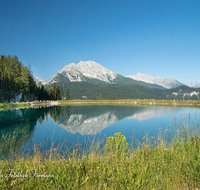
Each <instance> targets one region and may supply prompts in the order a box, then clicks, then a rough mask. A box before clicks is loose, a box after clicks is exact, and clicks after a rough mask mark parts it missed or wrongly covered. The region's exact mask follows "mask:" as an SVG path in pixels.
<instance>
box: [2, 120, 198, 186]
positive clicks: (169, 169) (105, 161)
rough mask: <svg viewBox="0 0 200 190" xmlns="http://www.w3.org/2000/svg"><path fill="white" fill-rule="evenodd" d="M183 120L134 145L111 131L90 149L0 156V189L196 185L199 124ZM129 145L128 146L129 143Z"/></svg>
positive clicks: (119, 134)
mask: <svg viewBox="0 0 200 190" xmlns="http://www.w3.org/2000/svg"><path fill="white" fill-rule="evenodd" d="M187 122H188V123H185V121H184V120H183V121H182V123H181V126H176V127H177V128H176V130H175V131H174V134H173V131H172V134H173V138H171V139H170V141H166V139H165V137H164V135H161V136H160V137H159V138H158V139H153V141H154V142H150V141H149V140H148V137H146V138H147V139H146V140H145V141H144V143H141V144H140V146H138V148H136V149H134V146H131V145H128V143H127V142H126V137H125V136H124V135H122V134H121V133H116V134H115V136H114V137H108V138H107V141H106V144H105V146H101V142H99V143H97V145H92V147H91V151H90V152H89V154H88V153H87V154H83V155H81V154H80V152H79V151H78V150H77V149H76V150H74V151H73V152H72V153H70V154H69V153H68V155H67V156H65V157H63V156H61V155H58V154H53V151H51V152H50V155H49V156H48V157H45V156H44V154H42V153H40V152H39V151H37V150H35V154H34V156H32V157H26V158H22V157H18V158H16V159H15V160H2V161H0V171H1V174H0V175H1V176H0V177H1V178H0V188H1V189H200V133H199V124H197V126H195V127H194V126H189V125H190V124H191V123H190V121H187ZM131 147H132V148H131Z"/></svg>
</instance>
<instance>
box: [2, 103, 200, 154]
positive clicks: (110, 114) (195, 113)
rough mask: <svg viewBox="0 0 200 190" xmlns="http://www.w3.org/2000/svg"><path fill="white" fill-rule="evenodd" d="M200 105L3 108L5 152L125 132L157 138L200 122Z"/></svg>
mask: <svg viewBox="0 0 200 190" xmlns="http://www.w3.org/2000/svg"><path fill="white" fill-rule="evenodd" d="M199 116H200V108H183V107H153V106H149V107H148V106H55V107H46V108H29V109H15V110H7V111H1V112H0V136H1V138H0V146H1V155H4V156H6V155H9V154H10V153H12V152H15V153H18V152H24V153H25V152H27V151H28V150H29V149H30V150H32V149H33V147H34V145H36V144H37V145H38V146H39V147H40V148H41V150H49V149H50V148H53V149H55V150H56V148H58V147H65V148H67V149H68V150H71V149H73V148H75V147H77V146H81V147H84V146H86V145H87V146H88V145H90V142H91V141H92V140H94V139H96V140H97V139H100V140H103V139H104V141H105V140H106V137H109V136H114V134H115V133H117V132H121V133H122V134H123V135H125V136H126V137H127V141H128V142H129V143H130V142H132V138H131V137H132V136H133V135H135V136H134V138H137V139H138V142H141V140H142V138H143V137H144V136H145V135H147V134H148V136H149V137H150V138H153V137H154V136H156V135H157V134H160V132H161V131H164V132H165V131H168V130H167V129H168V128H174V127H175V126H178V125H179V124H180V123H181V122H183V120H184V121H188V120H190V123H191V122H192V125H196V126H197V125H198V124H199V121H200V120H199V118H200V117H199Z"/></svg>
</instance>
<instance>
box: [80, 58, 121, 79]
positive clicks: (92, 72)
mask: <svg viewBox="0 0 200 190" xmlns="http://www.w3.org/2000/svg"><path fill="white" fill-rule="evenodd" d="M77 67H78V69H79V71H80V72H81V73H82V75H84V76H85V77H88V78H94V79H98V80H102V81H105V82H107V83H110V82H111V81H112V80H114V79H115V78H116V76H117V75H118V74H117V73H114V72H113V71H110V70H108V69H106V68H105V67H103V66H101V65H100V64H99V63H96V62H94V61H80V62H79V63H78V64H77Z"/></svg>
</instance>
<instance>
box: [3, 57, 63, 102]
mask: <svg viewBox="0 0 200 190" xmlns="http://www.w3.org/2000/svg"><path fill="white" fill-rule="evenodd" d="M19 94H22V98H21V101H24V100H28V101H30V100H57V99H61V96H62V97H63V96H64V95H63V89H62V87H60V85H59V84H55V83H54V84H52V85H51V86H49V87H48V88H47V86H46V87H44V86H43V85H41V83H38V85H36V82H35V80H34V78H33V74H32V71H31V66H30V64H29V65H28V66H27V65H25V64H23V63H22V62H21V61H19V59H18V57H17V56H16V55H15V56H10V55H8V56H6V55H1V58H0V102H9V101H10V100H11V99H12V98H15V97H16V96H17V95H19Z"/></svg>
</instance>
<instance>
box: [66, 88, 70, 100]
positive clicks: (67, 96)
mask: <svg viewBox="0 0 200 190" xmlns="http://www.w3.org/2000/svg"><path fill="white" fill-rule="evenodd" d="M69 99H70V92H69V86H67V91H66V100H69Z"/></svg>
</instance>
